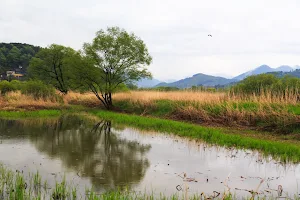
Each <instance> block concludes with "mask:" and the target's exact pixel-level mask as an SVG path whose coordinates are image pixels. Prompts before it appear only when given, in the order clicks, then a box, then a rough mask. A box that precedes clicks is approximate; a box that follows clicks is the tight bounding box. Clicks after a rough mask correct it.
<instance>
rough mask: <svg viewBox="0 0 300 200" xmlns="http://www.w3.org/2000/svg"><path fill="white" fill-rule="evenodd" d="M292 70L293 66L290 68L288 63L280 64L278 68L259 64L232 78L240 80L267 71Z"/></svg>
mask: <svg viewBox="0 0 300 200" xmlns="http://www.w3.org/2000/svg"><path fill="white" fill-rule="evenodd" d="M293 70H295V68H292V67H290V66H288V65H282V66H280V67H278V68H271V67H269V66H268V65H261V66H260V67H257V68H255V69H254V70H251V71H248V72H245V73H243V74H240V75H238V76H236V77H234V78H233V79H236V80H239V81H241V80H243V79H244V78H246V77H247V76H252V75H258V74H264V73H268V72H280V71H282V72H291V71H293Z"/></svg>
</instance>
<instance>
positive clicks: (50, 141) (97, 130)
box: [0, 115, 151, 190]
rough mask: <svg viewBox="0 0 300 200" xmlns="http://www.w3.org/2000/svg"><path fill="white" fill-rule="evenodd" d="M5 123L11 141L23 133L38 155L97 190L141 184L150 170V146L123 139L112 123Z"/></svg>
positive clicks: (73, 118) (73, 119) (0, 123)
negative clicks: (59, 164)
mask: <svg viewBox="0 0 300 200" xmlns="http://www.w3.org/2000/svg"><path fill="white" fill-rule="evenodd" d="M4 121H5V120H0V129H3V128H5V127H6V125H8V124H9V127H10V131H9V135H10V138H12V137H13V136H14V135H15V136H17V135H18V134H20V133H22V135H25V136H26V137H28V138H30V141H31V142H32V143H33V144H34V146H35V147H36V148H37V149H38V151H40V152H43V153H46V154H47V155H49V156H50V157H51V158H59V159H60V160H61V161H62V163H63V165H64V166H65V167H67V168H68V169H71V170H73V171H74V172H76V173H77V172H78V174H79V175H80V176H82V177H88V178H90V180H91V182H92V184H93V186H94V187H95V189H96V190H102V189H105V190H108V189H113V188H116V187H119V188H122V187H123V186H127V187H128V186H131V185H132V184H135V183H139V182H140V181H141V180H142V178H143V176H144V175H145V172H146V170H147V169H148V167H149V161H148V159H147V157H146V153H147V152H148V151H149V150H150V148H151V146H150V145H143V144H140V143H138V142H137V141H130V140H127V139H125V138H124V137H122V138H121V137H120V135H118V134H116V133H114V129H113V128H112V127H111V122H110V121H100V122H98V123H96V124H95V125H93V124H92V123H91V122H90V121H88V120H86V119H83V118H82V116H78V115H64V116H61V117H60V118H59V119H58V120H52V121H51V122H49V121H48V122H45V121H41V122H40V123H37V124H31V123H28V124H27V123H22V122H21V121H12V120H6V123H5V122H4ZM4 134H5V131H4ZM7 134H8V132H7ZM0 135H3V132H2V133H1V134H0Z"/></svg>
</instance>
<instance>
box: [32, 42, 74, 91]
mask: <svg viewBox="0 0 300 200" xmlns="http://www.w3.org/2000/svg"><path fill="white" fill-rule="evenodd" d="M76 54H77V53H76V51H75V50H73V49H72V48H69V47H64V46H61V45H56V44H52V45H50V46H49V47H48V48H43V49H41V50H40V51H39V52H38V53H37V54H36V55H35V57H34V58H32V59H31V61H30V66H29V68H28V75H29V77H30V78H34V79H38V80H41V81H43V82H44V83H46V84H51V85H52V86H53V87H55V88H56V89H57V90H59V91H60V92H62V93H63V94H66V93H68V91H69V90H70V89H71V87H72V80H74V79H75V77H73V73H72V64H73V58H74V57H75V56H76Z"/></svg>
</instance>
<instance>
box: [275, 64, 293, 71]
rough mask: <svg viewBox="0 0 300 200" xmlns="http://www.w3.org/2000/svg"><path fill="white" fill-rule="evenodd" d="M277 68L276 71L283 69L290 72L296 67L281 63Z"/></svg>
mask: <svg viewBox="0 0 300 200" xmlns="http://www.w3.org/2000/svg"><path fill="white" fill-rule="evenodd" d="M275 70H276V71H282V72H290V71H293V70H294V68H292V67H290V66H288V65H281V66H280V67H277V68H276V69H275Z"/></svg>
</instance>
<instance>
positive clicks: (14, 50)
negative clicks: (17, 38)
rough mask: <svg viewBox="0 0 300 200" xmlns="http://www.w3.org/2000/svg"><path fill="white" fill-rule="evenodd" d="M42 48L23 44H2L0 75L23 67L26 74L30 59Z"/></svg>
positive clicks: (0, 47)
mask: <svg viewBox="0 0 300 200" xmlns="http://www.w3.org/2000/svg"><path fill="white" fill-rule="evenodd" d="M39 49H40V47H37V46H33V45H29V44H21V43H0V73H3V72H5V71H7V70H15V69H17V68H19V66H21V67H22V69H21V70H22V71H23V72H26V69H27V67H28V65H29V61H30V59H31V58H32V57H33V56H34V55H35V54H36V53H37V52H38V51H39Z"/></svg>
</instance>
